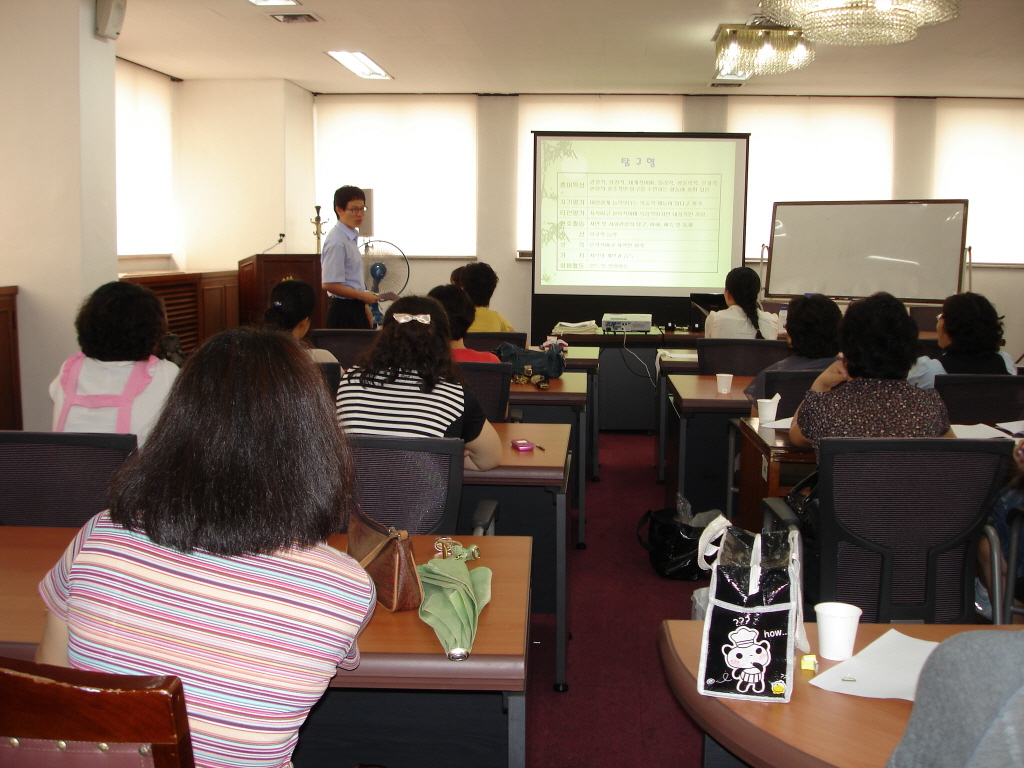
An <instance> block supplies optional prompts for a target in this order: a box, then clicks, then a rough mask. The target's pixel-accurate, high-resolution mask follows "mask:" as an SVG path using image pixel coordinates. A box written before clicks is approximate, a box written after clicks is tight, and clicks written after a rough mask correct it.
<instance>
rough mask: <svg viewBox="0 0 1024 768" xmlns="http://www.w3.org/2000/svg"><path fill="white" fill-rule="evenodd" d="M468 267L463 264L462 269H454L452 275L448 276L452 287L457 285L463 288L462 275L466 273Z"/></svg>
mask: <svg viewBox="0 0 1024 768" xmlns="http://www.w3.org/2000/svg"><path fill="white" fill-rule="evenodd" d="M466 267H467V265H466V264H463V265H462V266H461V267H456V268H455V269H453V270H452V273H451V275H449V276H448V281H449V282H450V283H451V284H452V285H457V286H459V288H461V287H462V274H463V273H464V272H465V271H466Z"/></svg>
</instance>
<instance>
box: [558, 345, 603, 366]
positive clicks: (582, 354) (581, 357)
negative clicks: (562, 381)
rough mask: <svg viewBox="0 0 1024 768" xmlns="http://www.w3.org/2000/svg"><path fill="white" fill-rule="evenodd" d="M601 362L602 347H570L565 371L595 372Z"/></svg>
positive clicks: (566, 352) (566, 356)
mask: <svg viewBox="0 0 1024 768" xmlns="http://www.w3.org/2000/svg"><path fill="white" fill-rule="evenodd" d="M600 362H601V348H600V347H569V348H568V349H567V350H565V370H567V371H594V370H597V368H598V366H599V365H600Z"/></svg>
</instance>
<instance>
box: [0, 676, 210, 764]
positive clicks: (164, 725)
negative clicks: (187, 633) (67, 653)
mask: <svg viewBox="0 0 1024 768" xmlns="http://www.w3.org/2000/svg"><path fill="white" fill-rule="evenodd" d="M0 765H3V766H5V767H7V766H9V767H10V768H43V766H75V765H77V766H83V765H88V766H93V768H192V766H193V765H194V760H193V756H192V739H191V737H190V736H189V730H188V715H187V713H186V712H185V693H184V691H183V689H182V687H181V681H180V680H179V679H178V678H176V677H141V676H139V677H137V676H131V675H109V674H106V673H103V672H84V671H82V670H79V669H67V668H65V667H55V666H51V665H49V664H35V663H33V662H31V661H24V660H21V659H8V658H0Z"/></svg>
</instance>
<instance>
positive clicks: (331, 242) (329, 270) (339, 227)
mask: <svg viewBox="0 0 1024 768" xmlns="http://www.w3.org/2000/svg"><path fill="white" fill-rule="evenodd" d="M358 240H359V233H358V232H357V231H356V230H354V229H349V228H348V227H346V226H345V225H344V224H342V223H341V222H338V223H337V224H335V225H334V229H332V230H331V231H330V232H328V233H327V237H325V238H324V247H323V252H322V253H321V254H320V269H321V278H320V279H321V281H322V282H325V283H341V284H342V285H347V286H348V287H349V288H354V289H355V290H357V291H365V290H366V283H364V282H363V258H362V256H361V255H360V254H359V247H358ZM328 295H329V296H334V294H333V293H330V292H329V291H328Z"/></svg>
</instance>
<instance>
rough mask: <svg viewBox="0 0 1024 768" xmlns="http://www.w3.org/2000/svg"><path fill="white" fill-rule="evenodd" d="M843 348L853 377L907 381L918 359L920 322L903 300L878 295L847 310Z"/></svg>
mask: <svg viewBox="0 0 1024 768" xmlns="http://www.w3.org/2000/svg"><path fill="white" fill-rule="evenodd" d="M839 349H840V350H842V353H843V357H844V359H845V360H846V370H847V372H848V373H849V374H850V376H857V377H864V378H869V379H905V378H907V373H909V372H910V369H911V367H912V366H913V365H914V361H915V360H916V359H917V323H915V322H914V319H913V318H912V317H911V316H910V315H909V314H908V313H907V308H906V307H905V306H903V302H902V301H900V300H899V299H897V298H896V297H895V296H893V295H892V294H891V293H876V294H873V295H871V296H868V297H867V298H864V299H858V300H857V301H855V302H853V303H852V304H850V306H849V307H847V309H846V315H845V316H844V317H843V321H842V322H841V323H840V324H839Z"/></svg>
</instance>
